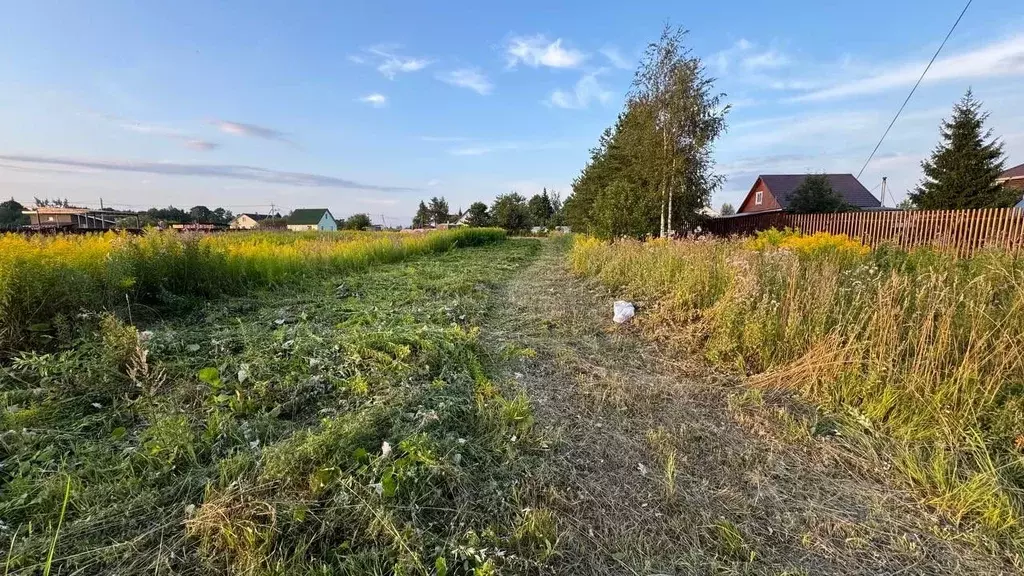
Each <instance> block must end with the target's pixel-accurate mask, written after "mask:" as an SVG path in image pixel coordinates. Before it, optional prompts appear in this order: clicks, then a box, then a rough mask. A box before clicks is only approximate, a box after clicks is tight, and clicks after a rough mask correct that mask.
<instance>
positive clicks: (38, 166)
mask: <svg viewBox="0 0 1024 576" xmlns="http://www.w3.org/2000/svg"><path fill="white" fill-rule="evenodd" d="M0 162H14V163H17V164H18V165H20V166H23V167H25V168H28V169H35V170H41V171H45V170H48V169H53V168H57V169H91V170H97V171H112V172H134V173H142V174H160V175H167V176H208V177H214V178H232V179H235V180H244V181H250V182H263V183H268V184H283V185H291V186H302V187H315V188H346V189H353V190H373V191H380V192H410V191H416V189H414V188H406V187H401V186H387V185H381V184H367V183H364V182H358V181H355V180H349V179H347V178H338V177H335V176H327V175H323V174H312V173H306V172H284V171H280V170H271V169H268V168H260V167H256V166H244V165H233V164H185V163H179V162H148V161H142V160H102V159H92V158H68V157H56V156H37V155H28V154H22V155H18V154H8V155H0Z"/></svg>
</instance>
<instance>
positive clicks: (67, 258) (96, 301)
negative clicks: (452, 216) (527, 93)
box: [0, 228, 504, 355]
mask: <svg viewBox="0 0 1024 576" xmlns="http://www.w3.org/2000/svg"><path fill="white" fill-rule="evenodd" d="M503 237H504V232H502V231H501V230H497V229H479V228H477V229H470V228H466V229H458V230H449V231H443V232H436V233H430V234H422V235H405V234H389V233H368V232H364V233H358V232H345V233H332V234H317V233H311V234H305V233H303V234H295V233H277V232H253V233H243V234H224V235H189V234H179V233H176V232H158V231H152V232H149V233H147V234H145V235H143V236H139V237H136V236H129V235H122V234H115V233H107V234H103V235H92V236H56V237H53V236H36V237H25V236H20V235H14V234H7V235H3V236H0V355H2V354H6V353H9V352H10V351H11V350H14V349H17V348H18V347H23V346H24V345H26V343H27V342H28V341H30V340H32V338H33V337H34V336H37V335H39V336H43V337H49V335H51V334H52V333H54V332H55V331H59V330H60V329H61V327H62V325H63V324H65V323H67V322H68V321H70V319H72V318H73V317H74V316H75V315H76V314H78V313H79V312H82V311H96V310H102V309H111V308H116V307H119V306H122V305H126V302H128V303H143V304H150V303H156V302H161V301H167V300H172V299H174V298H178V297H200V298H208V297H213V296H217V295H221V294H240V293H244V292H246V291H247V290H250V289H253V288H257V287H263V286H271V285H275V284H279V283H282V282H287V281H291V280H294V279H296V278H301V277H304V276H309V275H318V274H323V273H338V272H350V271H354V270H361V269H365V268H367V267H369V266H372V265H374V264H382V263H387V262H395V261H398V260H402V259H405V258H408V257H410V256H414V255H419V254H427V253H434V252H440V251H444V250H448V249H450V248H452V247H454V246H468V245H476V244H482V243H485V242H491V241H495V240H498V239H500V238H503Z"/></svg>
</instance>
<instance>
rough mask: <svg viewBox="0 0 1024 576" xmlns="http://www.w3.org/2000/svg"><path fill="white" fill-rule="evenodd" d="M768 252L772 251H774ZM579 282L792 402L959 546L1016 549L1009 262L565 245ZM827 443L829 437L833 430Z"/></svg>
mask: <svg viewBox="0 0 1024 576" xmlns="http://www.w3.org/2000/svg"><path fill="white" fill-rule="evenodd" d="M780 246H781V248H780ZM570 259H571V263H572V266H573V267H574V269H575V271H576V272H577V273H579V274H584V275H589V276H594V277H597V278H599V279H600V280H601V281H602V282H603V283H605V284H606V285H607V286H609V287H611V288H612V289H613V290H615V291H617V292H619V293H621V294H622V295H624V296H627V297H630V298H633V299H637V300H640V301H643V302H644V307H642V308H641V315H640V318H639V322H640V323H641V325H642V326H643V327H644V328H645V329H646V330H647V331H648V332H649V333H651V334H653V335H655V336H658V337H662V338H665V339H667V340H669V341H671V342H673V343H675V344H677V345H678V346H679V347H681V349H682V350H686V351H690V350H702V351H703V352H704V354H705V355H706V356H707V357H708V358H709V359H710V360H711V361H712V362H715V363H717V364H719V365H720V366H723V367H726V368H728V369H730V370H735V371H737V372H741V373H744V374H750V375H757V376H755V378H754V379H753V382H754V383H755V384H759V385H771V386H781V387H784V388H788V389H792V390H797V391H799V392H801V393H803V394H804V395H805V396H806V397H808V398H811V399H813V400H815V401H816V402H817V403H818V404H819V405H821V406H823V407H825V408H826V409H827V410H829V411H831V412H832V413H834V414H836V415H837V417H838V418H839V419H841V420H842V422H843V423H844V426H845V430H846V431H847V432H849V434H856V435H859V436H865V437H867V438H868V439H870V441H871V442H872V443H873V444H874V445H875V446H876V447H879V448H881V450H882V451H883V453H885V454H886V455H887V457H888V459H889V463H890V465H891V466H892V467H893V468H894V469H895V470H896V471H897V472H899V474H898V475H897V478H899V479H901V480H902V481H904V482H906V483H907V484H908V485H909V486H912V487H914V488H915V489H917V491H918V493H919V494H920V495H921V497H922V499H923V500H924V501H925V502H926V503H928V504H929V505H930V506H932V507H934V508H935V509H937V510H939V511H941V512H942V513H944V514H945V515H946V517H947V519H949V520H951V521H952V522H954V523H956V524H957V525H959V526H960V527H961V528H962V529H964V530H968V531H977V532H978V533H980V534H985V535H989V536H994V537H996V538H997V539H1000V540H1001V541H1003V542H1007V543H1009V544H1010V547H1011V549H1014V550H1016V551H1017V552H1018V553H1019V552H1020V551H1021V550H1024V527H1022V518H1024V261H1022V260H1021V259H1020V258H1018V257H1014V256H1013V255H1008V254H1001V253H998V252H991V253H983V254H979V255H977V256H975V257H973V258H969V259H960V260H958V259H955V258H953V257H951V256H948V255H945V254H942V253H938V252H933V251H930V250H919V251H915V252H912V253H907V252H902V251H899V250H896V249H893V248H889V247H882V248H881V249H878V250H875V251H873V252H867V251H865V250H862V249H861V248H860V247H859V246H858V245H857V244H856V243H853V244H850V243H848V242H847V241H845V240H843V239H837V238H835V237H831V238H827V237H824V236H821V237H814V238H793V237H788V236H787V235H785V234H781V233H773V234H767V235H765V236H764V237H763V238H762V239H760V240H758V241H754V242H742V241H721V240H715V241H696V242H689V241H684V242H664V241H654V242H649V243H646V244H644V243H639V242H632V241H621V242H615V243H612V244H608V243H601V242H598V241H595V240H591V239H580V240H579V241H577V242H576V243H575V245H574V247H573V249H572V252H571V254H570ZM840 432H842V431H840Z"/></svg>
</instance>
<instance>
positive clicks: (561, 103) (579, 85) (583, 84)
mask: <svg viewBox="0 0 1024 576" xmlns="http://www.w3.org/2000/svg"><path fill="white" fill-rule="evenodd" d="M601 72H602V71H601V70H598V71H597V72H592V73H590V74H584V75H583V77H582V78H580V79H579V81H577V82H576V85H575V86H574V87H573V89H572V90H571V91H569V90H561V89H559V90H555V91H554V92H552V93H551V95H550V96H548V99H547V100H546V101H545V103H546V104H548V105H549V106H554V107H556V108H566V109H575V110H580V109H584V108H588V107H589V106H590V105H591V104H592V103H600V104H602V105H604V104H608V103H609V102H611V100H612V96H613V94H612V92H611V91H610V90H607V89H605V88H604V86H602V85H601V83H600V82H598V80H597V77H598V75H599V74H601Z"/></svg>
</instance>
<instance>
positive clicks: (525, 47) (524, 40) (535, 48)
mask: <svg viewBox="0 0 1024 576" xmlns="http://www.w3.org/2000/svg"><path fill="white" fill-rule="evenodd" d="M505 59H506V61H507V63H508V67H509V68H515V67H516V66H517V65H518V64H525V65H526V66H529V67H531V68H538V67H540V66H547V67H549V68H577V67H579V66H580V65H581V64H583V61H584V60H586V59H587V55H586V54H584V53H583V52H581V51H579V50H575V49H573V48H565V47H563V46H562V39H561V38H558V39H556V40H554V41H549V40H548V39H547V38H546V37H545V36H544V35H543V34H536V35H534V36H514V37H512V38H511V39H509V41H508V44H507V45H506V47H505Z"/></svg>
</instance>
